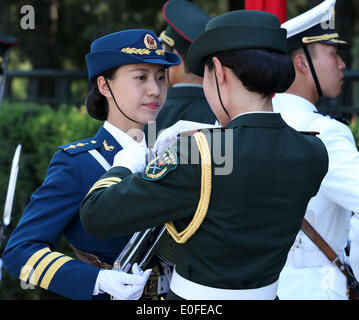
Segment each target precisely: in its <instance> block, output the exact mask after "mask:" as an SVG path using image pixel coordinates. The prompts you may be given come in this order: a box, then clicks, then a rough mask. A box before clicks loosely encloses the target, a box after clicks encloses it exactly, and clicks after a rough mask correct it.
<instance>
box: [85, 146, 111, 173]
mask: <svg viewBox="0 0 359 320" xmlns="http://www.w3.org/2000/svg"><path fill="white" fill-rule="evenodd" d="M88 153H89V154H91V155H92V156H93V157H94V158H95V159H96V160H97V162H98V163H99V164H100V165H101V166H102V167H103V168H104V169H105V170H106V171H108V170H110V168H111V165H110V164H109V163H108V162H107V161H106V159H105V158H104V157H103V156H102V155H101V153H100V152H98V151H97V150H96V149H93V150H89V151H88Z"/></svg>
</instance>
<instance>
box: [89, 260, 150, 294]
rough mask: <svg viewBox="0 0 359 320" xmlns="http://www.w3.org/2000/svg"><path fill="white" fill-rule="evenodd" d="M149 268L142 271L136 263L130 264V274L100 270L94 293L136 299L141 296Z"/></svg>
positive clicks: (148, 274)
mask: <svg viewBox="0 0 359 320" xmlns="http://www.w3.org/2000/svg"><path fill="white" fill-rule="evenodd" d="M151 271H152V270H151V269H148V270H146V271H142V270H141V269H140V268H139V267H138V265H137V264H134V265H133V266H132V274H130V273H126V272H122V271H116V270H101V271H100V272H99V274H98V276H97V280H96V284H95V289H94V293H93V294H94V295H97V294H99V293H108V294H109V295H111V296H112V298H113V299H114V300H138V299H139V298H141V296H142V293H143V289H144V287H145V285H146V282H147V280H148V277H149V276H150V274H151Z"/></svg>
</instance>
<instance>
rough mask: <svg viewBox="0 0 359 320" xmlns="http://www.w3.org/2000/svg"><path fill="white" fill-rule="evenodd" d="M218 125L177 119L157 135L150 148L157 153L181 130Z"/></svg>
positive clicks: (168, 144) (172, 140)
mask: <svg viewBox="0 0 359 320" xmlns="http://www.w3.org/2000/svg"><path fill="white" fill-rule="evenodd" d="M216 127H218V125H213V124H208V123H201V122H194V121H187V120H179V121H177V122H176V123H175V124H174V125H172V126H171V127H169V128H167V129H165V130H163V131H162V132H161V133H160V135H159V136H158V138H157V140H156V142H155V145H154V146H153V148H152V151H153V152H154V153H159V152H161V151H163V150H164V149H165V148H167V147H168V146H170V145H171V144H172V143H173V142H175V141H176V139H177V136H178V135H179V134H180V133H181V132H185V131H189V130H196V129H205V128H216Z"/></svg>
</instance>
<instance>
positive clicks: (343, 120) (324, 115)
mask: <svg viewBox="0 0 359 320" xmlns="http://www.w3.org/2000/svg"><path fill="white" fill-rule="evenodd" d="M314 113H318V114H320V115H322V116H323V117H327V118H329V119H332V120H337V121H339V122H341V123H344V124H345V125H349V121H348V120H346V119H344V118H342V117H339V116H334V115H330V114H325V113H321V112H319V111H314Z"/></svg>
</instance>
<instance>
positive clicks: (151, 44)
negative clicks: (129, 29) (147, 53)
mask: <svg viewBox="0 0 359 320" xmlns="http://www.w3.org/2000/svg"><path fill="white" fill-rule="evenodd" d="M144 43H145V46H146V48H147V49H157V42H156V40H155V39H154V38H153V37H152V36H151V35H150V34H149V33H147V34H146V35H145V39H144Z"/></svg>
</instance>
